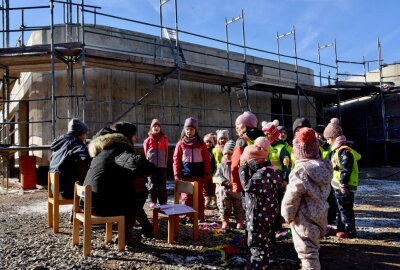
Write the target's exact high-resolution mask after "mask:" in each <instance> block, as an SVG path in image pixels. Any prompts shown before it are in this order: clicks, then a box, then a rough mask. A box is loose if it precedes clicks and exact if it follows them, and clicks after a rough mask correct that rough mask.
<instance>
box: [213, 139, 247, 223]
mask: <svg viewBox="0 0 400 270" xmlns="http://www.w3.org/2000/svg"><path fill="white" fill-rule="evenodd" d="M234 148H235V142H234V141H232V140H230V141H228V142H227V143H226V144H225V145H224V149H223V151H222V154H223V158H222V162H221V163H220V164H219V165H218V167H217V171H216V173H215V178H216V180H217V181H218V183H217V190H216V192H217V194H218V195H217V198H218V209H219V214H220V216H221V219H222V229H228V228H229V217H230V216H231V213H232V209H233V211H234V212H233V213H234V215H235V218H236V228H237V229H241V230H242V229H244V220H245V218H246V217H245V214H244V210H243V206H242V197H241V194H240V192H234V191H232V184H231V163H232V153H233V149H234Z"/></svg>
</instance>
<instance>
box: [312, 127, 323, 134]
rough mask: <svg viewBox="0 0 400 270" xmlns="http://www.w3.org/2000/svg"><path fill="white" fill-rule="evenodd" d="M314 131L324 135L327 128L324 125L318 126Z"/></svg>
mask: <svg viewBox="0 0 400 270" xmlns="http://www.w3.org/2000/svg"><path fill="white" fill-rule="evenodd" d="M313 129H314V130H315V132H317V133H320V134H324V130H325V126H324V125H316V126H315V127H314V128H313Z"/></svg>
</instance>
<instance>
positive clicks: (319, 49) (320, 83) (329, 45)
mask: <svg viewBox="0 0 400 270" xmlns="http://www.w3.org/2000/svg"><path fill="white" fill-rule="evenodd" d="M334 44H335V42H331V43H329V44H325V45H322V46H320V45H319V42H318V74H319V86H322V65H321V50H323V49H326V48H329V47H333V46H335V45H334ZM329 84H330V83H329Z"/></svg>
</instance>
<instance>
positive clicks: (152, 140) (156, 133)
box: [143, 119, 168, 208]
mask: <svg viewBox="0 0 400 270" xmlns="http://www.w3.org/2000/svg"><path fill="white" fill-rule="evenodd" d="M143 149H144V154H145V156H146V158H147V160H148V161H150V162H152V163H153V164H155V165H156V166H157V171H156V172H155V173H154V174H153V175H152V176H151V177H149V180H150V183H149V192H150V199H151V202H150V207H151V208H153V207H154V206H155V205H156V204H157V199H158V202H159V203H160V204H167V199H168V197H167V162H168V137H167V136H166V135H165V134H164V133H163V132H162V131H161V124H160V121H158V119H153V120H152V121H151V124H150V131H149V137H147V139H146V140H145V141H144V143H143Z"/></svg>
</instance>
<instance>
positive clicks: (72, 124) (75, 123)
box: [68, 118, 89, 136]
mask: <svg viewBox="0 0 400 270" xmlns="http://www.w3.org/2000/svg"><path fill="white" fill-rule="evenodd" d="M88 130H89V128H88V126H87V125H86V124H85V123H83V122H82V121H81V120H79V119H77V118H73V119H71V120H70V121H69V122H68V132H72V133H73V134H74V135H76V136H81V135H83V134H85V133H86V132H87V131H88Z"/></svg>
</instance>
